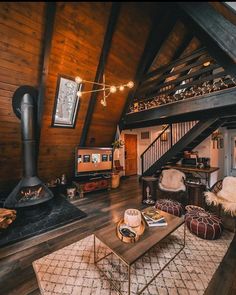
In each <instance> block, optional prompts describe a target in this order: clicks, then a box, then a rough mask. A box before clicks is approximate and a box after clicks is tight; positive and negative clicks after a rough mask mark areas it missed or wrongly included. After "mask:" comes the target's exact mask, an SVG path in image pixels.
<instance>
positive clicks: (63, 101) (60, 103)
mask: <svg viewBox="0 0 236 295" xmlns="http://www.w3.org/2000/svg"><path fill="white" fill-rule="evenodd" d="M81 88H82V84H78V83H76V82H75V81H74V80H73V78H70V77H67V76H63V75H59V76H58V80H57V89H56V97H55V102H54V109H53V116H52V127H65V128H75V123H76V118H77V113H78V105H79V97H78V96H77V92H78V91H80V90H81Z"/></svg>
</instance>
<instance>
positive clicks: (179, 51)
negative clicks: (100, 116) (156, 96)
mask: <svg viewBox="0 0 236 295" xmlns="http://www.w3.org/2000/svg"><path fill="white" fill-rule="evenodd" d="M192 39H193V35H192V34H191V33H188V34H187V35H186V36H185V38H184V40H183V42H182V43H181V44H180V46H179V47H178V48H177V50H176V52H175V54H174V56H173V57H172V59H171V61H170V62H171V63H172V62H174V61H175V60H176V59H178V58H179V57H180V56H181V55H182V53H183V52H184V51H185V49H186V48H187V47H188V45H189V44H190V43H191V41H192ZM172 69H173V68H171V69H168V70H167V71H166V72H163V74H162V75H159V76H158V78H157V79H155V80H151V81H149V82H147V83H145V81H146V79H145V80H144V83H145V84H144V85H143V84H141V85H140V87H139V89H137V92H136V94H137V93H143V91H144V89H147V87H149V86H150V85H152V84H153V83H156V84H157V83H163V82H164V81H165V79H166V78H167V77H169V76H170V75H171V71H172ZM140 88H141V89H140ZM143 88H144V89H143Z"/></svg>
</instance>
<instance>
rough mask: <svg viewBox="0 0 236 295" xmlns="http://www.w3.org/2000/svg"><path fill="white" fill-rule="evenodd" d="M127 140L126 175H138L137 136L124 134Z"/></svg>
mask: <svg viewBox="0 0 236 295" xmlns="http://www.w3.org/2000/svg"><path fill="white" fill-rule="evenodd" d="M124 140H125V175H126V176H130V175H136V174H137V135H136V134H124Z"/></svg>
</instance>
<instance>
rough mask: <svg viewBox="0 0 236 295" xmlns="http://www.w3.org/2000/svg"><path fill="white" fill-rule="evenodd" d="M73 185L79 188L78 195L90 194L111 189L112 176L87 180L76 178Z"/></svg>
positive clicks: (106, 175)
mask: <svg viewBox="0 0 236 295" xmlns="http://www.w3.org/2000/svg"><path fill="white" fill-rule="evenodd" d="M73 184H74V185H75V186H76V187H77V191H78V193H88V192H92V191H97V190H102V189H110V188H111V174H110V173H108V174H105V175H104V174H102V175H94V176H89V177H86V178H79V177H78V178H75V179H73Z"/></svg>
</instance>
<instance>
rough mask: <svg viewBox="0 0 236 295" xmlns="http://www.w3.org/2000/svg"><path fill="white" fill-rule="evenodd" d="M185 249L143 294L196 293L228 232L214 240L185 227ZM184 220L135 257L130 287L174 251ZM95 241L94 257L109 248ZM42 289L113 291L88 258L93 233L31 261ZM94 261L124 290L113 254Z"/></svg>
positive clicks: (51, 292)
mask: <svg viewBox="0 0 236 295" xmlns="http://www.w3.org/2000/svg"><path fill="white" fill-rule="evenodd" d="M186 233H187V234H186V246H185V248H184V250H183V251H182V252H181V253H180V254H179V255H178V256H177V257H176V258H175V259H174V260H173V261H172V262H171V263H170V264H169V265H168V266H167V267H166V268H165V270H163V272H162V273H161V274H160V275H159V276H158V277H157V278H156V279H155V280H154V281H153V282H152V283H151V284H150V285H149V287H148V288H147V289H146V290H145V291H144V292H143V294H149V295H150V294H151V295H167V294H168V295H177V294H179V295H187V294H189V295H195V294H196V295H200V294H203V293H204V291H205V289H206V288H207V286H208V283H209V282H210V280H211V278H212V276H213V274H214V272H215V271H216V269H217V267H218V265H219V263H220V262H221V260H222V259H223V257H224V255H225V253H226V251H227V249H228V247H229V245H230V243H231V241H232V238H233V233H231V232H228V231H224V232H223V234H222V236H221V238H220V239H218V240H215V241H207V240H202V239H200V238H198V237H196V236H195V235H192V234H191V233H190V232H189V231H188V230H186ZM182 236H183V226H181V227H180V228H179V229H178V230H177V231H175V232H174V233H173V234H172V235H170V236H169V237H168V238H166V239H165V240H163V241H162V242H161V243H160V244H159V245H158V246H156V247H154V248H152V249H151V250H150V251H149V252H148V253H147V254H146V255H145V256H143V258H141V259H139V260H138V261H137V262H136V263H135V264H134V265H133V267H132V270H131V280H132V283H131V290H132V294H136V293H137V291H138V290H141V288H142V287H143V286H144V285H145V284H146V283H147V282H148V281H149V280H150V279H151V278H152V276H153V275H154V274H155V273H157V272H158V270H159V269H160V268H161V267H162V266H163V265H164V264H165V263H166V262H167V261H168V260H169V259H170V258H171V257H173V256H174V254H175V253H176V252H177V251H178V249H179V247H180V246H179V245H178V242H181V239H182ZM96 244H97V252H98V257H102V256H103V255H105V254H107V253H109V252H110V251H109V249H108V248H107V247H105V246H104V245H103V244H102V243H98V242H96ZM33 266H34V270H35V273H36V276H37V279H38V283H39V287H40V290H41V294H42V295H58V294H61V295H64V294H70V295H80V294H81V295H90V294H91V295H113V294H114V295H115V294H117V293H116V292H115V291H114V289H112V287H111V285H110V284H109V281H108V280H107V279H106V278H105V277H104V276H103V275H102V273H101V272H100V271H99V270H98V268H97V267H96V266H95V265H94V264H93V236H92V235H91V236H89V237H87V238H85V239H83V240H81V241H79V242H76V243H74V244H71V245H69V246H67V247H65V248H63V249H60V250H58V251H56V252H53V253H51V254H50V255H47V256H45V257H43V258H41V259H39V260H36V261H35V262H34V263H33ZM99 267H100V268H102V269H104V270H106V272H107V274H108V275H110V274H112V277H113V280H114V281H115V283H116V284H117V285H118V287H119V288H120V290H121V291H122V292H123V294H127V285H128V284H127V269H126V267H125V266H124V264H123V263H122V262H121V261H120V260H119V259H118V258H117V257H116V256H115V255H113V254H112V255H110V256H108V257H107V258H105V259H104V260H101V261H100V262H99Z"/></svg>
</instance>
